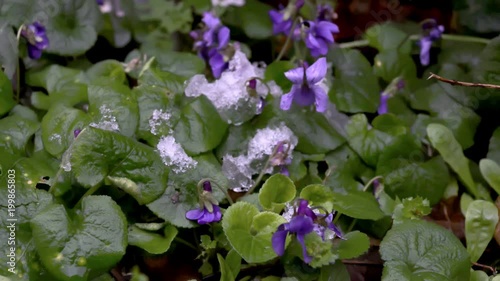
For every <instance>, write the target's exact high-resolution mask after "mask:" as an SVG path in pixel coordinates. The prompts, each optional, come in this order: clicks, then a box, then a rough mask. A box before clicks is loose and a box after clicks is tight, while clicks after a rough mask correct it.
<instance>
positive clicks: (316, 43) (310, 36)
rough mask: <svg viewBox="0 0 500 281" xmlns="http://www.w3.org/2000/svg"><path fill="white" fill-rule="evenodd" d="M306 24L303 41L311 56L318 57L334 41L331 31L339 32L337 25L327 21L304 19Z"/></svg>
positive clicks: (323, 53)
mask: <svg viewBox="0 0 500 281" xmlns="http://www.w3.org/2000/svg"><path fill="white" fill-rule="evenodd" d="M303 25H305V26H307V27H308V28H307V30H306V34H305V42H306V46H307V48H309V50H310V51H311V56H313V57H319V56H324V55H326V54H327V53H328V47H329V45H330V44H332V43H333V42H335V40H334V39H333V34H332V33H339V27H338V26H337V25H336V24H334V23H331V22H329V21H315V22H313V21H305V22H304V23H303Z"/></svg>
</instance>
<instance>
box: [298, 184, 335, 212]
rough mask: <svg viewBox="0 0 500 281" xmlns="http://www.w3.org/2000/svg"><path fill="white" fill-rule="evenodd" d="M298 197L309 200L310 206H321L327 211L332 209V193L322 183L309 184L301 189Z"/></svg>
mask: <svg viewBox="0 0 500 281" xmlns="http://www.w3.org/2000/svg"><path fill="white" fill-rule="evenodd" d="M299 197H300V198H303V199H306V200H307V201H309V204H310V205H312V206H321V207H323V208H325V209H326V210H327V211H328V212H331V211H332V210H333V197H334V195H333V193H332V192H331V191H330V190H329V189H328V188H327V187H326V186H324V185H321V184H311V185H308V186H306V187H304V188H303V189H302V191H301V192H300V196H299Z"/></svg>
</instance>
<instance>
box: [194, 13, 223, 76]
mask: <svg viewBox="0 0 500 281" xmlns="http://www.w3.org/2000/svg"><path fill="white" fill-rule="evenodd" d="M202 22H203V23H204V28H203V29H201V30H194V31H191V32H190V35H191V37H192V38H193V39H194V40H195V43H194V48H195V49H196V50H197V51H198V55H199V56H200V57H201V58H203V59H204V60H205V61H206V62H208V64H209V65H210V68H211V69H212V74H213V75H214V77H215V78H219V77H220V76H221V74H222V72H223V71H224V70H226V69H227V67H228V66H229V64H228V60H227V59H225V57H224V55H223V52H224V50H225V49H226V47H227V45H228V44H229V38H230V30H229V28H227V27H226V26H223V25H222V23H221V22H220V20H219V19H218V18H217V17H215V16H214V15H213V14H212V13H210V12H205V13H204V14H203V19H202Z"/></svg>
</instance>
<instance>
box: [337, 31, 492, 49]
mask: <svg viewBox="0 0 500 281" xmlns="http://www.w3.org/2000/svg"><path fill="white" fill-rule="evenodd" d="M420 37H421V35H419V34H413V35H410V36H408V39H409V40H412V41H416V40H418V39H420ZM441 38H442V39H443V40H447V41H457V42H471V43H481V44H488V43H489V42H490V41H491V40H490V39H485V38H479V37H474V36H464V35H454V34H443V35H441ZM408 39H405V40H404V41H403V43H404V42H405V41H406V40H408ZM368 44H369V42H368V40H357V41H352V42H346V43H340V44H337V46H338V47H339V48H342V49H349V48H357V47H366V46H368Z"/></svg>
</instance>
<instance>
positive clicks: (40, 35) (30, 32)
mask: <svg viewBox="0 0 500 281" xmlns="http://www.w3.org/2000/svg"><path fill="white" fill-rule="evenodd" d="M21 34H22V35H23V37H24V38H26V40H27V41H28V55H29V57H30V58H32V59H35V60H36V59H39V58H40V57H41V56H42V51H43V50H45V49H47V48H48V47H49V39H48V38H47V34H46V33H45V27H44V26H43V25H41V24H40V23H39V22H34V23H32V24H30V25H28V26H27V27H24V28H23V30H22V31H21Z"/></svg>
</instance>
